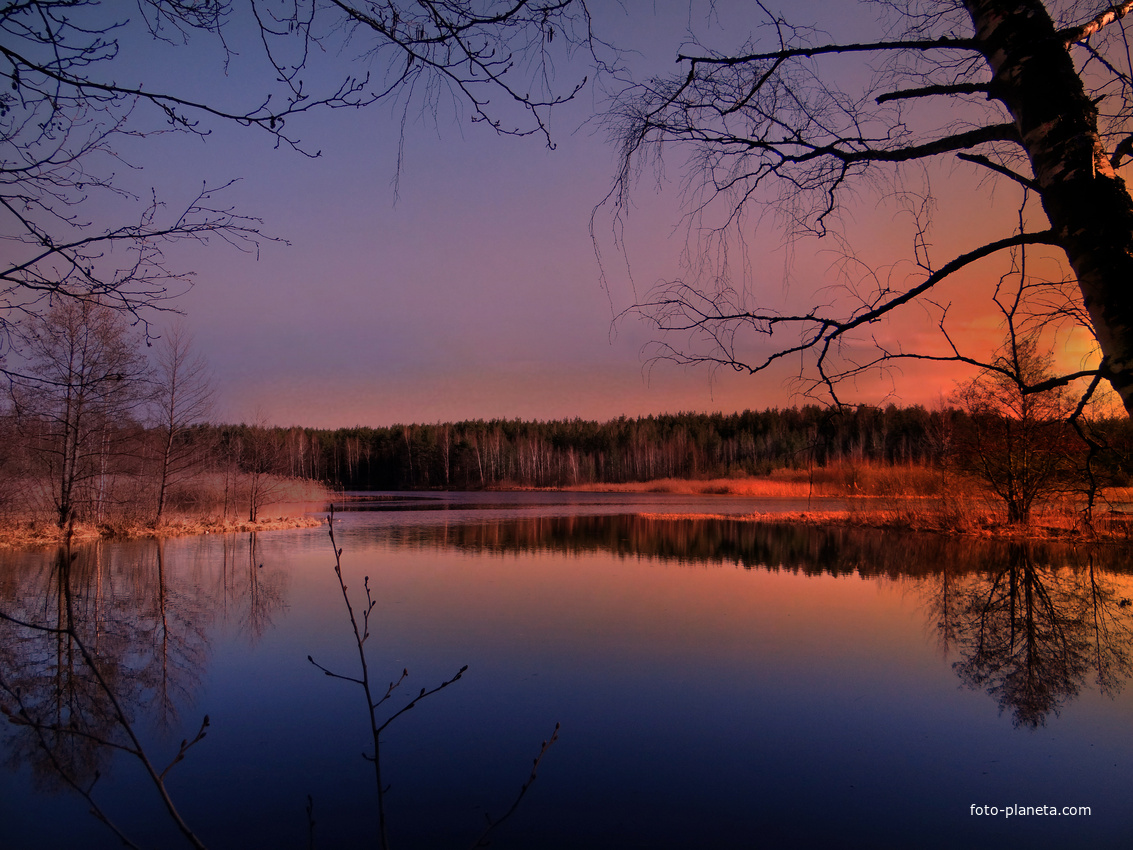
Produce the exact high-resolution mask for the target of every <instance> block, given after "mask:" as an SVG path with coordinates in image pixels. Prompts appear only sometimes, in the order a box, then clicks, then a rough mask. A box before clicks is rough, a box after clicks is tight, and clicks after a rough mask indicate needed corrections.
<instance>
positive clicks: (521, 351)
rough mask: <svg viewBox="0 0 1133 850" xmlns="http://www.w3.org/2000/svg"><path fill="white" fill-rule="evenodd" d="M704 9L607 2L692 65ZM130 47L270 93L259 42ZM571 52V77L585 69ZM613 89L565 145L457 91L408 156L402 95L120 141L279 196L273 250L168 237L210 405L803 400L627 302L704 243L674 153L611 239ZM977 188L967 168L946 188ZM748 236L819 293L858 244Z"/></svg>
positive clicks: (753, 258) (674, 271)
mask: <svg viewBox="0 0 1133 850" xmlns="http://www.w3.org/2000/svg"><path fill="white" fill-rule="evenodd" d="M791 5H792V14H795V15H798V16H800V18H801V19H807V18H809V19H810V20H817V19H818V18H819V17H820V16H821V17H822V21H823V24H824V26H825V27H826V28H827V29H829V30H830V31H831V32H833V33H835V34H836V35H837V37H839V38H850V37H853V36H854V35H856V34H857V33H858V32H864V31H868V30H869V29H871V27H870V22H869V21H868V19H864V18H862V17H861V11H860V9H858V8H857V6H856V4H853V3H843V2H839V3H833V4H822V3H794V4H791ZM726 6H727V4H721V8H722V9H724V10H725V12H726V11H727V10H726ZM742 6H743V4H741V8H742ZM694 8H696V9H697V14H700V13H699V8H698V7H697V6H696V4H694ZM725 17H726V15H722V16H721V18H720V19H719V21H718V22H717V23H718V24H719V26H710V27H708V28H707V29H706V30H705V32H706V37H713V38H715V39H717V41H716V42H713V43H716V44H719V45H720V46H721V48H727V47H730V46H735V45H737V44H739V43H741V42H742V41H743V40H745V39H746V38H747V37H748V35H749V34H750V33H749V32H744V31H743V29H742V27H743V22H744V21H745V20H747V16H746V15H739V16H734V17H733V18H730V19H727V20H725ZM737 21H738V22H739V28H737V24H736V22H737ZM690 22H694V23H695V24H696V25H697V27H698V28H700V27H701V26H702V24H703V16H701V17H700V18H696V20H695V21H693V18H692V17H690V12H689V6H688V4H686V3H681V2H671V3H670V2H663V1H662V0H659V1H658V2H657V3H652V4H649V3H645V4H637V3H629V4H627V7H626V9H625V10H622V9H615V7H614V6H613V4H609V5H608V6H607V5H605V4H604V5H603V6H602V7H601V12H600V13H599V15H598V16H597V20H596V23H597V24H599V25H601V27H602V28H603V29H602V31H603V32H605V33H609V34H610V35H609V38H610V41H611V42H614V43H617V44H618V45H619V46H623V47H630V48H636V49H638V50H639V51H640V54H630V55H629V58H628V59H627V61H628V62H629V63H630V64H631V65H633V66H634V67H635V70H636V71H637V72H641V71H648V70H650V69H659V70H661V71H664V72H669V71H670V70H671V69H672V68H673V67H675V66H674V65H673V63H672V58H673V57H674V56H675V54H676V52H677V49H678V48H679V46H680V44H681V43H682V40H683V39H684V38H686V37H687V27H688V25H689V24H690ZM863 28H865V29H863ZM235 43H236V45H237V48H238V49H239V47H240V45H239V42H238V41H237V42H235ZM126 48H127V49H125V50H124V54H123V59H122V60H121V61H122V65H123V67H124V68H126V69H127V70H126V71H124V72H119V73H134V74H136V75H137V76H138V77H139V78H141V79H144V80H145V81H146V82H147V84H149V85H151V87H155V86H159V85H163V84H168V85H171V86H173V87H177V88H179V89H180V90H185V91H187V92H188V93H189V94H193V95H199V96H201V97H204V98H206V99H208V100H209V101H210V102H215V101H222V102H229V101H231V102H244V103H247V102H248V98H249V97H250V96H254V92H252V89H254V88H255V84H254V80H255V73H257V71H256V70H255V69H254V68H252V67H251V66H248V68H247V70H246V69H245V65H244V64H242V63H244V62H251V61H253V57H254V55H255V51H254V49H248V50H247V51H246V52H245V54H243V55H242V56H241V57H237V59H236V60H234V62H233V63H232V64H231V65H230V66H229V68H228V73H227V74H224V73H223V67H224V66H223V62H222V57H221V56H220V54H219V53H218V51H217V49H216V46H215V45H211V46H210V45H209V44H207V43H206V44H203V45H201V44H196V43H194V44H193V45H191V46H190V47H187V48H186V47H169V46H168V45H160V44H152V43H137V44H128V45H126ZM353 49H354V48H349V47H348V48H347V51H348V52H349V51H351V50H353ZM349 58H350V56H340V57H330V59H329V61H330V64H332V65H333V63H334V62H335V61H340V60H344V59H349ZM559 71H560V75H561V78H562V79H564V80H572V81H573V80H574V79H576V78H577V77H579V76H581V75H582V74H585V73H586V72H587V68H585V67H584V65H582V64H580V65H579V66H578V67H577V68H574V67H567V68H560V69H559ZM151 81H152V82H151ZM249 81H252V82H249ZM602 103H603V101H602V92H601V91H600V90H599V89H597V88H594V87H588V88H586V89H584V90H583V91H582V93H581V94H580V95H579V97H578V98H577V99H576V101H575V102H572V103H570V104H567V105H566V106H564V107H563V108H561V109H560V110H558V111H557V112H556V113H554V116H553V119H552V133H553V138H554V141H555V144H556V148H555V149H554V150H549V149H548V148H547V146H546V145H545V144H544V143H543V142H542V141H541V140H540V139H539V138H537V137H529V138H512V137H502V136H498V135H496V134H495V133H493V132H492V131H491V129H490V128H488V127H486V126H485V125H483V124H474V123H472V122H471V121H470V120H469V116H468V114H467V110H461V109H459V108H458V109H456V110H454V109H453V108H452V107H451V105H448V104H442V105H441V106H440V107H439V108H438V109H437V110H436V111H428V110H426V111H425V112H421V111H420V110H412V111H410V113H409V120H408V124H407V125H406V128H405V144H404V148H403V149H402V151H401V154H400V165H399V150H398V143H399V138H400V120H401V118H400V113H399V112H398V111H397V109H396V108H395V107H390V106H377V107H373V108H370V109H367V110H365V111H335V112H322V113H319V114H318V115H317V116H314V117H312V118H310V119H309V120H306V119H305V120H300V121H296V122H295V124H294V127H293V130H294V132H296V133H297V134H298V135H299V136H300V137H301V138H302V139H303V142H304V144H305V146H306V147H307V148H308V149H309V150H315V149H317V150H319V151H320V152H321V153H320V156H318V157H316V158H309V157H305V156H302V155H300V154H298V153H296V152H295V151H292V150H287V149H276V148H274V147H273V145H272V143H271V140H270V139H269V138H267V137H266V135H265V134H262V133H257V132H255V131H253V130H250V129H247V128H242V127H237V126H233V125H223V124H218V125H215V126H210V127H209V130H210V133H209V135H208V137H206V138H203V139H202V138H198V137H194V136H190V135H181V136H178V135H176V134H166V135H164V136H162V137H157V138H149V139H145V140H142V141H138V142H136V143H133V144H134V146H133V147H130V144H131V143H130V142H126V143H125V144H124V148H123V149H122V151H121V153H122V155H123V157H124V159H126V160H127V161H128V162H130V163H131V165H132V166H133V168H131V169H129V170H126V171H124V172H123V178H122V179H123V180H126V181H129V182H130V184H131V185H132V186H133V187H134V189H135V191H137V192H139V193H140V194H145V193H146V192H147V191H148V190H149V188H150V187H153V188H154V189H156V190H157V191H158V192H159V194H160V195H161V197H163V198H165V199H167V200H168V202H169V203H170V205H171V207H172V206H174V205H175V204H176V203H177V201H178V199H187V198H189V197H191V196H192V195H193V194H194V193H195V192H196V191H197V190H198V189H199V187H200V186H201V185H202V184H207V185H210V186H216V185H222V184H224V183H227V182H228V181H231V180H237V181H238V182H237V183H236V184H235V185H233V186H232V187H230V188H229V189H227V190H226V191H225V192H224V193H223V194H222V195H220V196H219V197H220V198H221V199H222V202H223V204H225V205H231V206H232V207H234V208H235V209H236V210H237V211H238V212H240V213H242V214H245V215H249V216H255V217H257V218H259V219H260V220H261V224H260V229H261V231H262V233H264V234H265V235H266V236H267V237H269V238H268V239H265V240H263V241H261V243H260V245H259V248H258V251H256V252H253V253H242V252H240V251H238V250H235V249H233V248H231V247H229V246H227V245H224V244H223V243H222V242H219V241H217V240H214V241H213V242H212V243H210V244H209V245H207V246H200V245H193V246H177V247H174V248H172V249H171V250H169V251H168V252H167V253H168V259H169V263H170V265H171V266H172V267H174V268H176V269H179V270H189V271H192V272H193V274H194V276H195V282H194V285H193V286H192V288H191V290H189V291H188V292H186V293H185V294H184V295H183V296H182V297H180V298H179V299H178V300H177V302H176V305H175V306H176V307H177V308H178V309H179V310H180V311H182V312H183V313H184V315H185V322H186V324H187V327H188V329H189V330H190V332H191V333H192V335H193V337H194V339H195V344H196V347H197V349H198V350H199V351H200V352H201V353H203V354H204V356H205V357H206V358H207V360H208V362H209V364H210V366H211V370H212V372H213V374H214V376H215V383H216V387H217V406H216V410H215V413H214V418H216V419H218V420H223V421H265V422H270V423H273V424H277V425H283V426H287V425H293V424H299V425H306V426H315V427H351V426H355V425H371V426H383V425H391V424H397V423H409V422H437V421H456V420H465V419H479V418H482V419H491V418H524V419H559V418H571V417H575V416H579V417H583V418H590V419H599V420H604V419H609V418H614V417H617V416H622V415H625V416H641V415H648V414H657V413H663V412H677V411H717V410H719V411H724V412H730V411H737V410H743V409H746V408H752V409H762V408H765V407H781V406H785V405H790V404H798V403H804V402H806V401H807V399H806V398H804V397H802V396H800V395H799V394H798V383H797V382H794V381H792V378H795V377H797V376H798V374H799V369H800V364H799V363H797V362H793V363H787V364H784V366H783V367H782V368H780V369H778V370H775V371H772V372H769V373H767V374H763V375H758V376H748V375H743V374H736V373H733V372H731V371H730V370H728V371H715V372H713V371H710V370H709V369H707V368H706V367H682V366H677V365H674V364H671V363H664V362H662V363H651V362H650V360H649V351H650V348H649V345H650V343H651V342H652V341H654V340H656V338H657V332H656V331H655V330H653V329H652V328H650V327H649V326H648V324H647V323H645V322H643V321H641V320H640V319H638V318H636V317H634V316H632V315H630V316H623V315H622V314H623V313H624V311H625V310H626V309H627V308H628V307H630V306H631V305H632V304H633V303H634V302H635V301H637V300H640V299H641V298H643V297H644V296H645V295H646V294H647V293H648V292H649V290H650V288H651V286H652V285H654V284H655V283H656V282H658V281H661V280H668V279H672V278H674V277H677V276H679V275H680V274H681V273H682V271H681V270H682V267H681V259H682V254H683V252H684V251H685V250H686V249H687V248H688V246H689V242H688V239H687V235H686V233H685V231H683V230H682V229H681V228H680V220H681V215H682V212H683V211H684V209H685V208H684V207H682V201H681V196H680V192H679V185H680V178H681V169H680V167H679V160H678V161H676V162H675V164H674V165H672V166H671V170H669V171H667V172H666V173H665V174H664V175H663V176H658V175H654V174H652V173H650V174H646V175H644V176H643V177H642V179H641V181H640V182H639V185H638V187H637V191H636V193H635V195H634V198H633V200H634V207H633V209H632V210H631V213H630V215H629V218H628V222H627V226H626V229H625V232H624V234H622V236H623V238H622V239H621V240H616V239H615V237H614V232H613V230H612V229H611V222H610V220H609V218H608V215H607V214H606V213H604V212H600V213H599V215H598V216H597V218H596V219H595V222H596V224H595V229H594V233H595V234H596V236H595V237H594V238H592V234H591V220H592V214H593V212H594V209H595V207H596V205H598V204H599V203H600V202H601V201H602V200H603V198H604V197H605V196H606V194H607V192H608V191H609V189H610V187H611V185H612V182H613V178H614V174H615V169H616V156H615V151H614V149H613V147H612V146H611V145H610V144H609V142H608V140H607V139H606V136H605V133H604V131H603V129H602V128H601V126H599V125H598V124H596V123H595V122H594V121H593V120H588V119H592V116H594V115H595V114H596V113H598V112H599V111H600V110H601V108H602ZM395 178H396V188H395ZM973 185H974V184H973ZM970 190H971V186H970V185H968V184H967V183H965V182H963V180H957V181H952V182H948V183H946V184H945V185H944V187H943V189H942V194H943V195H945V196H947V195H948V194H949V193H956V194H958V195H963V193H965V192H968V191H970ZM946 199H947V198H945V200H946ZM847 228H848V229H849V230H850V231H852V232H853V235H854V237H855V239H856V240H857V242H856V244H859V243H860V244H864V245H867V246H869V248H868V251H867V252H866V253H865V254H863V257H864V258H865V259H868V260H869V261H870V262H873V263H876V264H877V265H879V266H883V265H885V264H886V263H889V262H892V261H893V260H892V258H893V257H894V256H906V255H907V254H908V253H909V252H908V244H910V241H911V234H910V232H909V231H908V223H907V221H905V220H904V219H902V217H901V215H900V212H899V211H898V210H897V209H896V208H895V207H894V206H893V205H892V204H891V203H887V202H884V201H883V202H882V203H881V204H880V205H878V203H877V198H876V197H875V196H873V195H871V194H869V193H866V195H865V197H864V199H863V200H862V201H861V203H860V206H859V208H858V209H857V210H856V211H855V213H854V215H853V216H852V217H851V220H849V221H848V222H847ZM985 232H986V223H985V222H984V221H983V219H982V218H981V217H980V216H979V215H967V216H964V217H963V218H962V219H961V220H960V221H959V222H958V223H956V224H954V225H952V227H951V230H950V231H949V232H948V233H947V234H946V235H945V236H944V237H942V238H941V239H940V242H941V245H940V246H939V250H940V256H941V257H944V256H946V255H947V252H948V251H949V250H953V246H964V245H965V244H967V245H968V247H971V246H972V245H974V244H979V239H980V237H981V236H982V235H983V233H985ZM749 236H750V238H751V242H750V246H749V248H748V251H749V255H748V259H749V260H750V262H751V264H752V268H753V270H754V271H753V275H754V278H756V279H753V280H751V281H749V283H750V284H751V285H752V286H753V288H757V289H758V291H759V292H760V293H761V297H763V298H764V299H765V300H766V301H768V302H769V303H771V304H773V305H775V306H781V307H783V308H788V307H790V306H792V305H798V304H802V303H803V302H804V301H807V300H811V301H813V299H814V297H815V296H814V293H815V292H818V293H822V292H824V291H825V289H824V288H826V287H829V286H831V285H832V284H834V283H836V282H837V277H836V269H837V268H838V260H839V258H840V254H839V252H838V250H837V245H836V244H831V242H830V240H827V241H826V242H819V241H817V240H811V241H810V242H806V243H800V244H799V245H797V246H795V247H794V250H793V252H792V253H791V254H790V255H788V253H787V252H785V251H784V250H783V246H782V235H781V234H780V233H777V232H776V231H774V230H767V231H764V232H760V233H755V232H752V233H750V234H749ZM273 240H279V241H273ZM789 257H790V259H789ZM957 286H958V287H959V289H958V290H957V292H956V294H955V296H950V297H955V299H956V302H957V307H956V310H955V313H954V314H955V315H957V316H958V317H959V319H960V321H959V324H958V325H957V326H956V330H957V333H959V334H961V335H962V334H985V335H986V334H993V333H997V332H998V331H997V330H996V327H995V321H994V318H989V317H986V316H984V315H981V313H980V312H979V310H975V311H974V312H972V313H971V315H970V316H969V315H968V314H966V313H964V309H966V308H965V304H966V303H967V302H966V298H968V296H966V295H965V290H964V287H965V286H966V284H965V282H964V281H963V280H961V281H959V282H958V283H957ZM819 297H825V296H823V295H820V296H819ZM981 309H983V308H981ZM983 313H984V314H986V309H983ZM163 319H164V317H159V318H158V321H157V327H159V328H160V327H161V324H162V321H163ZM918 322H921V323H923V327H922V326H920V325H918ZM985 325H986V326H985ZM933 332H934V329H933V326H932V321H931V319H930V318H929V317H928V316H927V314H925V315H924V316H921V318H920V319H918V318H917V317H916V316H915V315H914V316H912V317H910V316H905V317H903V318H902V320H901V323H900V325H899V326H897V327H881V328H879V329H878V333H879V334H881V335H885V334H899V335H900V337H901V339H902V340H904V341H910V342H911V341H914V340H915V339H916V337H917V335H918V334H932V333H933ZM1074 344H1078V343H1074ZM956 377H957V375H956V373H955V370H947V369H942V368H940V367H935V368H930V367H919V368H912V367H910V368H907V369H905V370H904V371H902V372H898V373H892V374H889V375H886V376H879V377H876V378H871V379H868V380H865V381H863V382H861V383H859V384H858V385H851V386H847V387H846V388H844V392H843V394H842V395H843V398H844V399H846V400H848V401H852V402H859V401H860V402H865V403H887V402H889V401H894V402H897V403H910V404H911V403H920V404H926V405H931V404H933V403H935V402H936V401H938V400H939V398H940V397H941V396H942V394H946V393H948V392H949V391H950V390H951V389H952V388H953V386H954V380H955V378H956Z"/></svg>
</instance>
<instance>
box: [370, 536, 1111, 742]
mask: <svg viewBox="0 0 1133 850" xmlns="http://www.w3.org/2000/svg"><path fill="white" fill-rule="evenodd" d="M387 535H388V538H389V540H390V542H391V543H393V544H395V545H401V546H409V547H416V548H420V547H435V548H437V549H442V548H449V547H456V548H460V549H465V550H470V551H478V552H497V553H500V554H504V553H516V554H518V553H537V552H566V553H572V554H583V553H598V552H612V553H614V554H616V555H617V556H619V557H623V558H641V559H647V560H649V559H656V560H658V561H666V562H673V561H676V562H678V563H688V564H720V565H727V564H732V565H736V566H741V567H743V568H745V569H752V570H756V569H758V570H768V571H780V570H785V571H790V572H794V573H799V574H803V575H831V576H846V575H860V576H862V577H885V578H889V579H893V580H908V579H913V580H915V581H917V582H918V585H919V588H920V590H921V591H922V592H923V593H925V594H926V596H927V600H928V608H929V610H930V612H931V616H932V625H933V627H934V628H935V629H936V630H937V631H938V633H939V636H940V639H941V641H942V643H943V645H944V647H945V648H946V649H947V650H948V651H951V652H956V653H958V654H959V656H960V658H961V660H960V661H958V662H956V664H955V669H956V672H957V674H958V675H959V676H960V678H961V679H962V680H963V681H964V683H965V684H967V685H969V686H971V687H973V688H979V689H985V690H987V691H988V693H989V694H990V695H991V696H993V697H994V698H995V699H996V700H997V701H998V702H999V705H1000V707H1001V709H1002V710H1004V711H1009V712H1010V713H1011V715H1012V717H1013V718H1014V722H1015V724H1016V725H1017V726H1029V727H1035V726H1039V725H1041V724H1042V723H1044V722H1045V718H1046V717H1047V716H1048V715H1049V714H1050V713H1052V712H1054V713H1055V714H1057V712H1058V711H1059V709H1060V708H1061V707H1062V706H1064V705H1065V704H1066V703H1067V702H1068V701H1070V700H1072V699H1073V698H1074V697H1075V696H1076V695H1077V694H1078V693H1079V691H1080V690H1081V687H1082V685H1083V683H1084V682H1085V681H1086V680H1087V678H1088V677H1089V676H1091V675H1092V676H1093V677H1094V679H1095V681H1096V684H1097V686H1098V687H1099V689H1100V690H1101V691H1102V693H1106V694H1113V693H1116V692H1117V691H1118V690H1119V689H1120V688H1121V687H1122V686H1123V685H1124V683H1125V680H1126V679H1127V678H1128V677H1129V675H1130V668H1131V662H1130V651H1131V650H1130V645H1131V643H1133V623H1131V621H1133V606H1129V604H1128V601H1127V600H1126V601H1124V602H1123V600H1122V597H1121V596H1120V595H1119V594H1118V592H1117V590H1116V588H1115V582H1114V578H1113V575H1114V572H1115V571H1120V572H1127V571H1128V567H1127V559H1126V554H1127V553H1125V552H1123V551H1121V550H1118V549H1115V548H1099V549H1097V550H1094V551H1091V552H1089V553H1088V554H1086V555H1085V556H1082V555H1081V554H1079V553H1078V552H1077V550H1074V549H1072V548H1071V547H1068V546H1065V545H1059V544H1055V543H1050V544H1048V543H1037V542H1036V543H1027V544H1021V543H1010V542H988V541H980V540H973V539H970V538H965V539H951V538H947V537H941V536H938V535H912V534H910V535H896V534H892V533H883V532H880V531H875V530H870V529H853V528H829V529H822V528H815V527H813V526H803V525H763V524H759V523H754V522H749V521H746V520H742V519H719V518H704V519H701V518H680V519H669V518H659V517H649V516H634V515H624V516H597V517H594V516H591V517H537V518H529V519H516V520H496V521H486V522H481V523H470V524H466V525H455V526H451V525H450V526H418V527H414V528H394V529H390V530H389V531H388V532H387ZM1083 558H1084V559H1083ZM1053 565H1059V566H1053Z"/></svg>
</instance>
